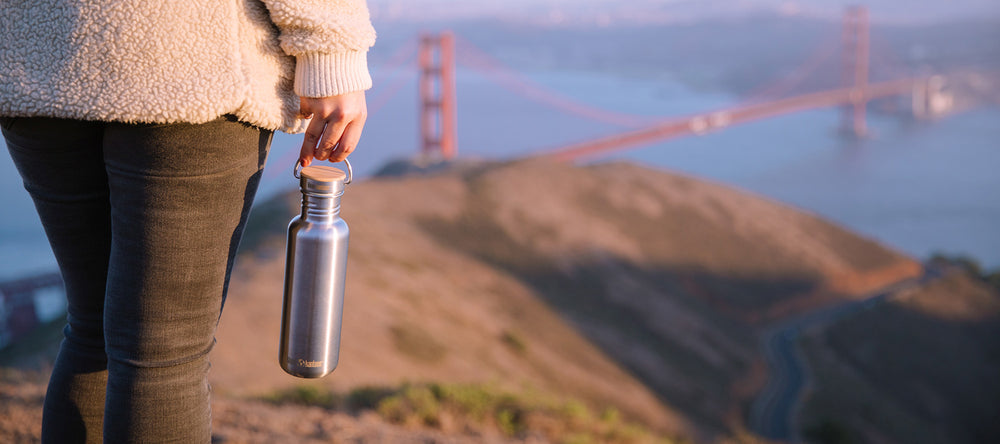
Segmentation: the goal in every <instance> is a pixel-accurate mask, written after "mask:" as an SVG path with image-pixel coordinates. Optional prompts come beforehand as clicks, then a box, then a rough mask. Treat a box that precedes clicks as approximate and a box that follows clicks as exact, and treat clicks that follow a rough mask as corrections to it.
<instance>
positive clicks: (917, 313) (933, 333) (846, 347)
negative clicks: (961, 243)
mask: <svg viewBox="0 0 1000 444" xmlns="http://www.w3.org/2000/svg"><path fill="white" fill-rule="evenodd" d="M998 338H1000V294H997V292H996V290H993V289H991V288H989V287H988V286H987V285H985V284H983V283H982V282H980V281H979V280H978V279H975V278H972V277H970V276H968V275H966V274H965V273H961V272H952V273H951V274H949V275H948V276H947V277H945V278H944V279H941V280H939V281H937V282H933V283H931V284H930V285H927V286H925V287H923V288H917V289H913V290H909V291H905V292H900V293H898V294H895V295H894V296H893V297H892V298H891V299H890V300H889V301H888V302H887V303H885V304H881V305H878V306H875V307H873V308H871V309H870V310H867V311H864V312H862V313H859V314H857V315H856V316H853V317H851V318H848V319H844V320H841V321H839V322H835V323H833V324H832V325H828V326H825V327H823V328H820V329H818V330H816V331H812V332H809V334H808V335H807V337H806V340H805V342H804V344H805V347H804V349H805V350H806V354H807V356H808V358H809V364H810V367H811V368H812V369H813V373H815V375H816V378H815V379H816V384H815V387H814V388H813V390H812V392H811V394H810V395H809V396H808V397H807V398H806V399H807V400H806V405H805V407H804V409H803V419H802V423H803V425H804V428H805V430H806V433H807V436H810V437H812V438H813V439H814V440H816V441H819V442H824V441H825V442H836V439H840V440H841V442H845V441H844V440H848V441H856V442H861V441H863V442H885V443H908V444H910V443H912V444H918V443H938V442H955V443H978V442H982V443H985V442H998V441H1000V423H998V422H997V418H998V416H1000V403H998V402H997V401H998V400H1000V378H998V375H1000V371H998V369H1000V339H998ZM844 387H851V390H844V389H843V388H844Z"/></svg>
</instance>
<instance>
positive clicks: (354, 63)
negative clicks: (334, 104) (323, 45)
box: [295, 51, 372, 97]
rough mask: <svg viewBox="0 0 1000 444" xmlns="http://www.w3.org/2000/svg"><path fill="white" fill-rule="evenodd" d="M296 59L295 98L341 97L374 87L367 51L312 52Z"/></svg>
mask: <svg viewBox="0 0 1000 444" xmlns="http://www.w3.org/2000/svg"><path fill="white" fill-rule="evenodd" d="M295 59H296V62H295V94H298V95H299V96H300V97H329V96H339V95H341V94H345V93H349V92H354V91H364V90H366V89H368V88H371V87H372V78H371V75H369V74H368V52H367V51H351V52H344V53H333V54H323V53H316V52H310V53H305V54H301V55H298V56H296V57H295Z"/></svg>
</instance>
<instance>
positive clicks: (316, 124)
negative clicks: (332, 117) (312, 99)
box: [299, 119, 326, 166]
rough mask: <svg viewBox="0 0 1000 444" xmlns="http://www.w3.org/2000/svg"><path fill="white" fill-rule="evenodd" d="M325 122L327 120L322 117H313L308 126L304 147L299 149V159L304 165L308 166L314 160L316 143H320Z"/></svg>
mask: <svg viewBox="0 0 1000 444" xmlns="http://www.w3.org/2000/svg"><path fill="white" fill-rule="evenodd" d="M325 124H326V122H324V121H323V120H321V119H313V120H312V121H311V122H309V126H307V127H306V134H305V137H303V138H302V148H301V149H300V150H299V159H301V160H302V166H308V165H309V163H311V162H312V158H313V153H314V152H315V150H316V144H317V143H319V140H320V138H321V137H322V136H323V129H324V125H325Z"/></svg>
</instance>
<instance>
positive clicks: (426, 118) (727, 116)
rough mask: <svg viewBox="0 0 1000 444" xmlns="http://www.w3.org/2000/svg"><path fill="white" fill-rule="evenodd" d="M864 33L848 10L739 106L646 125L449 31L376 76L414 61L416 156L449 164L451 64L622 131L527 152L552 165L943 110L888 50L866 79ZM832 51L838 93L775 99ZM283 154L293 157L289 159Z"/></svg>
mask: <svg viewBox="0 0 1000 444" xmlns="http://www.w3.org/2000/svg"><path fill="white" fill-rule="evenodd" d="M869 28H870V27H869V17H868V10H867V8H865V7H863V6H855V7H851V8H848V9H847V11H846V13H845V14H844V19H843V26H842V34H841V36H840V38H839V41H838V39H828V40H829V42H828V44H826V45H823V48H821V49H820V50H818V51H815V52H814V56H813V57H811V58H810V59H809V60H807V61H806V62H805V63H803V64H802V66H800V67H799V69H796V70H795V71H793V72H792V73H791V74H790V75H788V76H785V77H784V78H782V79H781V80H780V81H779V82H777V83H776V84H773V85H767V86H766V87H764V88H760V89H759V90H758V91H757V92H756V93H753V94H750V95H749V97H748V98H747V99H745V100H744V101H743V102H741V103H738V104H735V105H731V106H728V107H725V108H722V109H717V110H712V111H709V112H703V113H698V114H694V115H687V116H680V117H678V116H671V117H662V118H651V117H648V116H638V115H632V114H625V113H619V112H614V111H609V110H604V109H600V108H596V107H593V106H590V105H587V104H584V103H581V102H579V101H577V100H575V99H573V98H570V97H566V96H563V95H560V94H558V93H554V92H552V91H550V90H548V89H546V88H545V87H543V86H540V85H538V84H537V83H534V82H532V81H531V80H528V79H527V78H526V77H525V76H524V75H521V74H519V73H518V72H517V71H515V70H513V69H511V68H508V67H506V66H505V65H504V64H503V63H501V62H499V61H498V60H497V59H496V58H494V57H492V56H490V55H489V54H488V53H486V52H485V51H483V50H481V49H479V48H478V47H476V46H475V45H474V44H472V43H470V42H469V41H468V40H466V39H464V38H462V37H460V36H458V35H455V34H454V33H452V32H442V33H438V34H424V35H422V36H420V37H419V39H418V41H417V42H410V43H408V44H405V45H402V46H401V47H400V48H399V49H397V51H396V52H395V53H394V54H393V55H392V56H390V57H389V58H388V60H387V62H386V63H385V64H384V65H383V66H382V70H384V71H390V72H391V71H396V70H399V69H401V68H403V67H410V66H412V61H413V59H414V58H415V59H416V62H417V63H416V70H417V75H418V88H417V89H418V94H419V99H420V115H419V131H420V133H419V142H420V152H421V154H423V155H425V156H437V157H440V158H443V159H451V158H453V157H454V156H456V155H457V153H458V140H457V124H456V114H457V107H456V85H455V78H456V74H455V73H456V68H455V67H456V64H461V65H462V66H464V67H466V68H470V69H472V70H475V71H477V72H478V73H480V74H483V75H485V76H486V77H488V78H490V79H492V80H493V81H495V82H496V83H498V84H499V85H501V86H503V87H504V88H506V89H507V90H509V91H511V92H514V93H516V94H518V95H521V96H523V97H526V98H529V99H531V100H533V101H536V102H540V103H542V104H544V105H546V106H549V107H552V108H556V109H558V110H561V111H564V112H567V113H571V114H574V115H578V116H581V117H584V118H588V119H593V120H596V121H600V122H604V123H611V124H614V125H617V126H621V127H626V128H628V129H627V130H625V131H622V132H619V133H615V134H609V135H605V136H603V137H598V138H596V139H592V140H587V141H582V142H577V143H568V144H565V145H562V146H553V147H550V148H547V149H541V150H539V151H537V152H535V153H534V155H535V156H539V157H549V158H552V159H556V160H560V161H573V160H577V159H580V158H583V157H588V156H597V155H601V154H605V153H610V152H613V151H618V150H625V149H630V148H634V147H637V146H641V145H647V144H651V143H654V142H660V141H665V140H669V139H672V138H677V137H682V136H688V135H701V134H705V133H707V132H710V131H718V130H721V129H724V128H726V127H729V126H732V125H736V124H740V123H746V122H752V121H755V120H761V119H766V118H770V117H776V116H780V115H784V114H789V113H795V112H800V111H805V110H810V109H817V108H829V107H838V106H840V107H842V108H843V122H842V128H843V129H844V131H845V132H846V133H848V134H851V135H853V136H856V137H863V136H865V135H866V134H867V132H868V130H867V125H866V110H867V108H868V104H869V103H870V102H872V101H873V100H876V99H881V98H886V97H893V96H899V97H905V96H907V95H909V96H911V98H912V99H911V106H912V111H913V113H914V114H915V115H916V116H917V117H926V116H929V115H932V114H934V113H935V112H938V111H940V110H941V108H942V107H943V106H946V105H942V103H946V102H947V96H946V95H945V94H943V92H942V87H943V77H942V76H932V75H922V76H912V75H909V74H908V73H905V71H906V70H905V69H900V68H899V67H898V66H893V64H892V62H895V61H897V60H896V59H895V58H894V57H893V56H892V54H891V53H889V52H888V51H882V52H881V53H880V54H878V55H879V57H878V58H877V60H878V61H882V62H883V63H882V65H885V66H886V67H888V68H889V69H887V70H885V71H888V72H889V73H890V74H894V76H893V77H892V78H889V79H874V78H873V77H872V75H871V74H872V64H871V61H872V54H871V53H872V50H871V48H872V45H871V40H870V33H869ZM414 43H415V44H414ZM838 48H839V49H840V54H841V61H840V63H841V67H840V69H841V71H842V73H841V84H840V85H839V86H838V87H835V88H831V89H826V90H821V91H806V92H799V93H798V94H795V95H791V96H782V94H783V93H787V92H788V91H790V90H794V89H795V88H796V87H797V86H799V85H801V83H803V81H804V80H805V79H807V78H808V77H809V75H810V74H811V73H813V72H815V71H816V70H817V68H818V67H820V66H822V63H823V62H828V61H829V59H831V58H833V56H834V54H835V53H836V50H837V49H838ZM883 49H884V48H883ZM414 53H416V57H414ZM897 65H898V64H897ZM901 73H902V74H901ZM406 80H407V78H405V77H399V76H397V77H396V78H395V81H394V82H392V83H391V84H389V85H387V86H386V87H384V88H380V89H381V91H379V92H378V94H376V95H374V96H373V97H372V98H371V102H370V103H371V104H370V106H369V114H374V113H376V112H377V110H378V109H379V108H380V107H382V106H383V105H385V104H386V102H387V101H388V100H389V99H390V98H391V97H392V96H394V95H395V94H396V93H398V92H399V91H400V89H401V88H402V86H403V85H404V84H405V82H406ZM289 155H290V156H294V155H297V153H291V154H289Z"/></svg>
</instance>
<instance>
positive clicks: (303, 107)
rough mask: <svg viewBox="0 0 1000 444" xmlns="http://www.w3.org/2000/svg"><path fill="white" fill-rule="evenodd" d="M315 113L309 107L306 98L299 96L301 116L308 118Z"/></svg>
mask: <svg viewBox="0 0 1000 444" xmlns="http://www.w3.org/2000/svg"><path fill="white" fill-rule="evenodd" d="M312 115H313V113H312V110H310V109H309V102H308V101H306V99H305V98H303V97H299V118H302V119H308V118H309V117H311V116H312Z"/></svg>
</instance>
